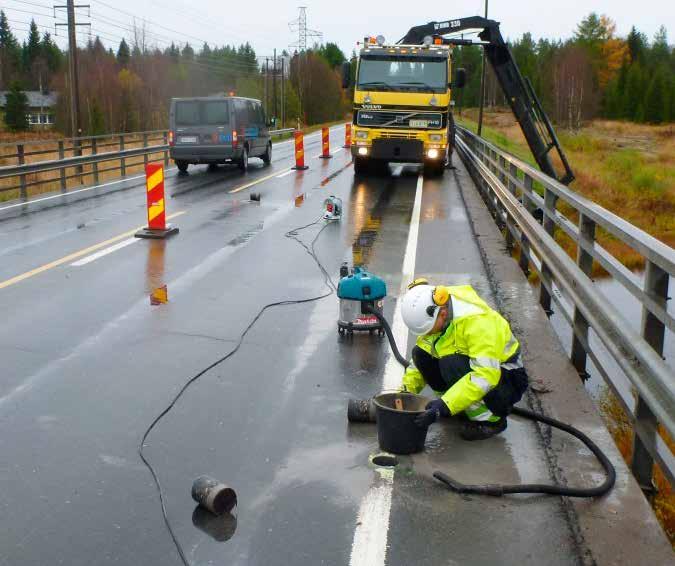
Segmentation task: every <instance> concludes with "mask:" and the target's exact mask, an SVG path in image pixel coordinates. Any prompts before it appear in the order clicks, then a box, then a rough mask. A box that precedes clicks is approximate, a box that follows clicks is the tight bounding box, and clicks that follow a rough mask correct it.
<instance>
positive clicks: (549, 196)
mask: <svg viewBox="0 0 675 566" xmlns="http://www.w3.org/2000/svg"><path fill="white" fill-rule="evenodd" d="M557 203H558V197H557V195H555V194H554V193H553V191H550V190H548V188H546V187H544V222H543V225H544V230H546V233H547V234H548V235H549V236H551V237H552V238H554V237H555V221H554V220H553V218H552V217H553V216H554V215H555V207H556V204H557ZM552 281H553V280H552V277H551V270H550V269H549V267H548V265H547V264H546V262H545V261H544V260H543V258H542V261H541V282H540V283H539V304H540V305H541V308H543V309H544V312H546V315H547V316H551V315H552V314H553V310H552V309H551V295H550V293H549V292H548V289H547V287H551V285H552V284H553V283H552Z"/></svg>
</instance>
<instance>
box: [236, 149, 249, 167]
mask: <svg viewBox="0 0 675 566" xmlns="http://www.w3.org/2000/svg"><path fill="white" fill-rule="evenodd" d="M237 166H238V167H239V169H241V170H242V171H243V172H244V173H246V171H248V148H247V147H246V146H244V149H243V150H242V152H241V157H240V158H239V162H238V163H237Z"/></svg>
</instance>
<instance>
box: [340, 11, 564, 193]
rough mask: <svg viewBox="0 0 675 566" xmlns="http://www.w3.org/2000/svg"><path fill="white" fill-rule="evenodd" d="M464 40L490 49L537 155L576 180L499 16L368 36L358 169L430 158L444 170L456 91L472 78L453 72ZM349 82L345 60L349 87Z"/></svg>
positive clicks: (356, 108) (359, 82)
mask: <svg viewBox="0 0 675 566" xmlns="http://www.w3.org/2000/svg"><path fill="white" fill-rule="evenodd" d="M467 36H468V37H467ZM473 36H476V37H473ZM463 45H481V46H482V47H483V49H484V51H485V59H486V60H487V61H488V62H489V63H490V65H491V66H492V69H493V71H494V74H495V77H496V78H497V81H498V82H499V84H500V86H501V88H502V91H503V92H504V95H505V98H506V100H507V102H508V104H509V105H510V107H511V110H512V111H513V114H514V116H515V118H516V120H517V121H518V123H519V124H520V127H521V129H522V131H523V135H524V137H525V139H526V140H527V143H528V145H529V147H530V150H531V151H532V154H533V156H534V159H535V161H536V162H537V164H538V165H539V167H540V168H541V170H542V171H543V172H544V173H546V174H547V175H549V176H551V177H553V178H555V179H557V180H559V181H560V182H561V183H564V184H569V183H570V182H571V181H572V180H573V179H574V174H573V172H572V169H571V167H570V165H569V163H568V161H567V158H566V156H565V153H564V152H563V150H562V148H561V146H560V143H559V142H558V139H557V137H556V135H555V132H554V130H553V126H552V125H551V122H550V121H549V119H548V116H547V115H546V113H545V112H544V109H543V107H542V105H541V103H540V102H539V100H538V98H537V96H536V94H535V92H534V89H533V88H532V84H531V83H530V81H529V80H527V79H526V78H523V76H522V75H521V73H520V70H519V69H518V65H517V64H516V61H515V59H514V58H513V55H512V54H511V51H510V49H509V46H508V44H507V43H506V42H505V41H504V39H503V37H502V35H501V32H500V30H499V22H496V21H494V20H488V19H487V18H482V17H480V16H472V17H468V18H460V19H453V20H444V21H438V22H436V21H434V22H429V23H427V24H423V25H420V26H415V27H413V28H411V29H410V30H409V31H408V33H407V34H406V35H405V36H404V37H403V38H402V39H401V40H399V41H398V42H396V43H394V44H387V43H386V41H385V39H384V37H382V36H378V37H376V38H372V37H367V38H365V41H364V44H363V47H362V49H361V50H360V52H359V56H358V61H357V67H356V76H355V81H354V105H353V119H352V145H351V152H352V157H353V160H354V171H355V173H356V174H365V173H367V172H368V171H370V170H371V168H372V167H377V166H383V165H386V164H388V163H417V164H423V166H424V170H425V173H428V174H430V175H439V174H442V173H443V171H444V169H445V168H446V165H448V164H449V163H450V159H451V156H452V151H453V148H454V140H455V124H454V120H453V117H452V107H453V104H454V102H453V100H452V94H453V90H455V89H459V88H462V87H463V86H464V83H465V82H466V72H465V71H464V70H463V69H457V70H456V71H455V72H454V76H453V67H452V61H453V51H454V49H455V47H456V46H463ZM350 83H351V64H350V63H349V62H346V63H344V65H343V68H342V86H343V87H344V88H347V87H349V86H350ZM552 150H555V151H554V152H555V153H556V154H557V156H556V159H552V157H551V152H552Z"/></svg>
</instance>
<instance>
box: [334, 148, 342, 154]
mask: <svg viewBox="0 0 675 566" xmlns="http://www.w3.org/2000/svg"><path fill="white" fill-rule="evenodd" d="M343 149H344V147H338V148H337V149H336V150H335V151H334V152H333V155H335V154H336V153H340V152H341V151H342V150H343Z"/></svg>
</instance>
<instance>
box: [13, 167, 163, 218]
mask: <svg viewBox="0 0 675 566" xmlns="http://www.w3.org/2000/svg"><path fill="white" fill-rule="evenodd" d="M175 169H176V168H175V167H170V168H169V169H165V171H164V172H165V173H168V172H169V171H175ZM143 178H145V174H143V175H135V176H133V177H125V178H124V179H118V180H117V181H110V182H109V183H103V184H102V185H94V186H93V187H87V188H85V189H77V190H76V191H68V192H67V193H59V194H58V195H52V196H49V197H43V198H36V199H32V200H27V201H26V202H18V203H16V204H10V205H9V206H3V207H2V208H0V212H2V211H3V210H9V209H11V208H17V207H18V206H28V205H30V204H34V203H36V202H44V201H46V200H52V199H55V198H64V197H68V196H70V195H76V194H77V193H84V192H86V191H93V190H94V189H102V188H103V187H109V186H110V185H117V184H118V183H124V182H125V181H135V180H136V179H143Z"/></svg>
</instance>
